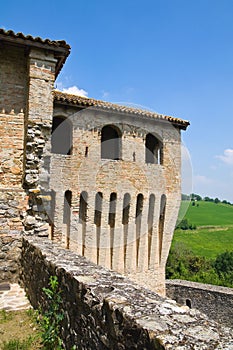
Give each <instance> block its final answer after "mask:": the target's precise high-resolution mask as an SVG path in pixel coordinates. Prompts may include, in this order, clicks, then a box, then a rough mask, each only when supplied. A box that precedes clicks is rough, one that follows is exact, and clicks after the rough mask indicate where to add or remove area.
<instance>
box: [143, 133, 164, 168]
mask: <svg viewBox="0 0 233 350" xmlns="http://www.w3.org/2000/svg"><path fill="white" fill-rule="evenodd" d="M145 146H146V147H145V159H146V163H150V164H161V165H162V164H163V144H162V142H161V141H160V140H159V139H157V137H155V136H154V135H152V134H147V135H146V145H145Z"/></svg>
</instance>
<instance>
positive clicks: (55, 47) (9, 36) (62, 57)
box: [0, 28, 70, 76]
mask: <svg viewBox="0 0 233 350" xmlns="http://www.w3.org/2000/svg"><path fill="white" fill-rule="evenodd" d="M1 41H3V42H7V43H11V44H14V45H20V46H24V47H30V46H31V47H39V48H44V49H47V50H52V51H54V55H55V57H56V58H57V64H56V76H57V75H58V74H59V72H60V70H61V68H62V66H63V65H64V63H65V61H66V59H67V57H68V56H69V54H70V46H69V45H68V44H67V43H66V42H65V41H64V40H50V39H42V38H40V37H33V36H31V35H24V34H23V33H15V32H13V30H5V29H2V28H0V42H1Z"/></svg>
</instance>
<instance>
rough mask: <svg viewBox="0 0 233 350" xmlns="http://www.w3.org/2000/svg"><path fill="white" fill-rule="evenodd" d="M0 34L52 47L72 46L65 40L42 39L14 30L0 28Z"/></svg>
mask: <svg viewBox="0 0 233 350" xmlns="http://www.w3.org/2000/svg"><path fill="white" fill-rule="evenodd" d="M0 35H4V36H6V37H9V38H13V39H22V40H27V41H31V42H33V43H40V44H46V45H49V46H52V47H62V48H65V49H68V50H69V49H70V46H69V45H68V44H67V43H66V42H65V41H64V40H50V39H42V38H40V37H38V36H37V37H33V36H31V35H24V34H23V33H15V32H13V30H5V29H2V28H0Z"/></svg>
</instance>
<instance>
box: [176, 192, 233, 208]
mask: <svg viewBox="0 0 233 350" xmlns="http://www.w3.org/2000/svg"><path fill="white" fill-rule="evenodd" d="M181 199H182V200H183V201H190V200H191V201H193V202H195V201H197V202H199V201H205V202H213V203H216V204H218V203H223V204H229V205H233V203H231V202H228V201H227V200H225V199H224V200H222V201H221V200H220V199H219V198H210V197H203V198H202V197H201V196H200V195H199V194H196V193H191V194H190V195H188V194H183V193H182V198H181Z"/></svg>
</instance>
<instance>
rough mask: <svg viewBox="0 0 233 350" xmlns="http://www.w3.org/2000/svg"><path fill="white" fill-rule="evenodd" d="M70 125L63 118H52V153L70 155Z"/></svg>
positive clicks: (71, 136)
mask: <svg viewBox="0 0 233 350" xmlns="http://www.w3.org/2000/svg"><path fill="white" fill-rule="evenodd" d="M72 134H73V132H72V124H71V122H70V121H69V120H67V119H66V118H63V117H53V124H52V137H51V143H52V153H57V154H66V155H70V154H72V142H73V140H72V138H73V135H72Z"/></svg>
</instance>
